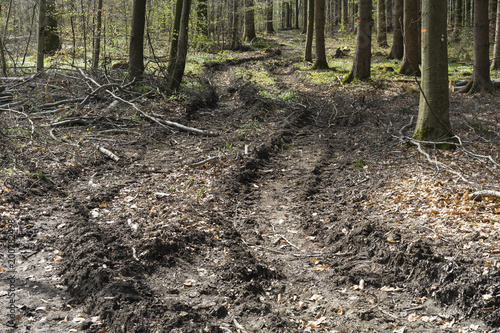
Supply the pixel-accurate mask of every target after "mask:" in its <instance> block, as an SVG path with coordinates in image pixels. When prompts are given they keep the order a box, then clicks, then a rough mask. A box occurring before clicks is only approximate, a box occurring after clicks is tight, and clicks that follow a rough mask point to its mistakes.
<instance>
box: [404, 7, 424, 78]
mask: <svg viewBox="0 0 500 333" xmlns="http://www.w3.org/2000/svg"><path fill="white" fill-rule="evenodd" d="M419 1H420V0H405V1H404V18H403V21H404V36H403V37H404V55H403V62H402V63H401V68H400V69H399V74H404V75H420V68H419V66H418V65H419V63H420V48H419V42H418V38H419V31H418V21H419V15H418V3H419Z"/></svg>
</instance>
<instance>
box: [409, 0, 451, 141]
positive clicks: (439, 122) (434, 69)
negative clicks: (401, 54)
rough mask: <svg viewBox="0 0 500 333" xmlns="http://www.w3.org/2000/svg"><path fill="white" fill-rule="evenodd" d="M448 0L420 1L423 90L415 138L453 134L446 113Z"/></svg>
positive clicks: (434, 138)
mask: <svg viewBox="0 0 500 333" xmlns="http://www.w3.org/2000/svg"><path fill="white" fill-rule="evenodd" d="M447 1H448V0H423V6H422V84H421V88H422V90H421V92H420V103H419V109H418V119H417V125H416V128H415V132H414V134H413V137H414V138H415V139H417V140H425V141H445V140H449V139H451V138H452V137H453V134H452V132H451V125H450V116H449V113H450V102H449V88H448V41H447V16H446V14H447ZM441 148H447V147H444V146H443V147H441Z"/></svg>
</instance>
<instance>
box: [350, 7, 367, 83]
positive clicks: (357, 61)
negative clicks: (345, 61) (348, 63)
mask: <svg viewBox="0 0 500 333" xmlns="http://www.w3.org/2000/svg"><path fill="white" fill-rule="evenodd" d="M358 10H359V14H358V15H359V18H358V33H357V40H356V54H355V55H354V63H353V65H352V70H351V72H350V73H349V75H347V76H346V77H345V78H344V80H343V82H344V83H350V82H352V81H354V80H366V79H368V78H369V77H370V65H371V59H372V57H371V55H372V51H371V50H372V27H373V19H372V0H359V7H358Z"/></svg>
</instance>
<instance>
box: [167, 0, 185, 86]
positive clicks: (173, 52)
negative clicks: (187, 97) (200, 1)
mask: <svg viewBox="0 0 500 333" xmlns="http://www.w3.org/2000/svg"><path fill="white" fill-rule="evenodd" d="M182 3H183V0H177V2H176V3H175V16H174V26H173V29H172V37H171V39H170V50H169V53H168V65H167V78H171V77H172V76H173V75H174V68H175V60H176V57H177V47H178V44H179V30H180V26H181V14H182Z"/></svg>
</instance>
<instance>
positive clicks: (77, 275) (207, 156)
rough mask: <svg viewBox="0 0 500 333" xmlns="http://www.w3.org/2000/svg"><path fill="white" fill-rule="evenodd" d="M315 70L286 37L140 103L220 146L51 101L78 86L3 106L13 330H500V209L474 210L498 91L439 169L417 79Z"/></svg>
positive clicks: (486, 182)
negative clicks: (417, 119) (426, 133)
mask: <svg viewBox="0 0 500 333" xmlns="http://www.w3.org/2000/svg"><path fill="white" fill-rule="evenodd" d="M284 34H285V36H284V37H286V38H292V32H286V33H284ZM276 38H283V36H279V37H276ZM293 38H298V37H297V36H294V37H293ZM333 52H334V51H333V50H330V53H332V54H333ZM299 64H300V50H298V49H295V48H293V47H290V46H289V45H288V44H285V43H284V44H281V45H280V46H279V47H276V48H275V49H273V50H272V52H255V51H253V52H250V51H248V52H241V53H239V54H238V59H237V60H234V59H232V60H227V61H225V62H219V63H209V64H205V73H204V75H203V77H200V80H199V82H201V83H202V85H201V86H200V87H198V88H193V89H192V90H189V89H187V88H186V90H185V91H184V92H183V93H184V94H185V95H187V97H179V98H177V99H169V98H165V97H162V96H161V95H158V94H156V93H154V91H153V94H146V95H145V96H143V97H142V98H140V99H137V100H136V101H135V103H136V105H137V106H138V107H139V108H141V109H142V110H144V112H146V113H148V114H151V115H156V116H158V117H163V118H165V119H168V120H172V121H177V122H179V123H182V124H184V125H187V126H190V127H195V128H200V129H206V130H211V131H216V132H217V133H218V134H219V135H218V136H214V137H209V136H196V135H193V134H190V133H186V132H180V131H177V130H175V129H168V128H165V127H162V126H160V125H159V124H157V123H153V122H148V121H147V119H145V118H143V117H141V114H138V113H137V112H136V111H135V110H134V109H133V108H131V107H130V106H128V105H126V104H121V106H120V107H119V108H118V109H117V110H114V111H113V112H108V111H106V107H107V106H108V105H109V104H110V102H111V99H110V96H109V95H107V96H106V95H105V94H104V92H103V93H102V95H101V96H100V97H99V98H98V99H96V98H94V99H92V102H91V104H88V105H86V106H83V107H76V106H75V105H74V104H71V105H70V106H69V107H61V106H60V108H59V109H57V108H51V109H50V110H49V111H47V110H44V109H41V108H37V107H39V106H40V105H41V104H44V103H47V102H52V101H57V100H60V99H65V98H68V97H74V96H77V95H78V92H79V91H78V89H77V88H76V87H77V86H82V85H83V82H84V79H83V78H81V77H78V75H77V74H76V73H71V74H64V73H59V72H56V73H45V74H43V75H41V76H39V77H37V78H34V79H33V80H30V81H29V82H26V83H25V84H23V85H21V86H18V87H17V88H16V89H17V90H18V92H19V96H18V97H17V98H18V99H19V100H26V102H25V104H24V106H23V107H22V108H18V109H16V110H17V111H12V110H11V111H2V113H1V123H2V133H3V135H2V137H1V146H0V154H1V155H0V157H1V160H0V164H1V168H2V176H1V178H0V190H1V191H2V193H1V198H0V214H1V216H2V227H3V228H2V230H1V234H0V236H1V238H2V245H3V247H2V255H3V262H2V268H1V273H0V276H1V277H2V280H1V282H2V284H1V288H0V296H1V297H0V313H1V318H0V323H1V326H2V327H3V331H5V332H70V331H73V332H76V331H83V332H100V333H104V332H129V333H130V332H293V331H298V332H313V331H317V332H498V331H499V330H498V328H497V327H499V326H500V262H499V261H498V259H499V258H500V244H499V237H500V234H499V231H500V215H499V214H500V205H499V201H498V199H495V198H484V199H483V200H474V198H472V197H471V194H472V193H473V192H474V191H476V190H479V189H491V190H495V189H496V188H498V185H499V183H498V171H499V166H498V164H495V163H493V162H492V161H491V160H490V159H488V158H483V157H478V156H477V155H478V154H479V155H484V156H491V158H492V159H493V160H494V161H499V160H500V158H499V153H500V150H499V148H500V146H499V130H500V129H499V127H498V124H499V122H498V118H499V117H500V116H499V115H498V105H500V104H499V98H498V96H497V95H493V96H472V97H471V96H463V95H457V94H452V98H451V99H452V115H451V117H452V123H453V130H454V132H455V133H456V134H457V135H458V136H459V137H460V138H461V140H462V142H463V146H462V147H459V148H457V149H456V150H453V151H438V150H435V149H433V148H432V147H429V146H423V145H422V147H421V150H422V151H423V152H426V153H428V154H430V155H429V159H427V158H426V156H425V155H424V154H423V153H422V152H421V151H419V147H417V146H416V145H414V144H413V145H412V144H409V142H408V138H407V136H410V137H411V134H412V132H411V131H412V129H413V124H414V122H412V121H411V118H412V117H414V116H416V114H417V111H418V100H419V94H418V93H412V91H414V90H416V84H415V85H414V86H413V83H411V82H410V83H404V84H402V83H401V82H397V80H398V79H401V77H396V79H395V80H394V81H377V80H374V81H372V82H369V83H360V84H355V85H351V86H342V85H341V83H340V80H336V81H334V82H331V83H329V84H314V83H312V81H311V80H310V79H309V76H308V71H303V70H299V69H298V65H299ZM238 68H240V69H241V68H244V69H245V70H246V71H247V74H242V71H241V70H238ZM248 71H250V72H251V71H253V72H254V73H258V72H260V71H263V72H265V73H267V75H269V76H270V77H272V78H273V80H274V85H275V87H277V88H276V89H278V90H279V89H281V90H289V89H290V88H293V92H294V97H293V98H290V99H287V98H279V97H278V96H264V95H262V94H261V89H260V87H259V85H258V84H257V83H256V81H255V80H253V79H252V77H251V74H248ZM344 74H345V73H343V72H339V73H338V76H339V77H341V76H342V75H344ZM205 78H209V80H206V79H205ZM96 79H98V78H96ZM188 79H189V77H188ZM190 79H192V80H194V81H196V80H197V78H196V77H191V78H190ZM410 81H411V80H410ZM408 87H410V88H411V87H413V88H415V89H408ZM80 92H81V91H80ZM75 117H79V119H83V120H82V121H86V123H83V125H82V124H78V123H72V124H70V125H67V126H63V127H60V126H50V124H54V123H56V122H57V121H61V120H64V119H75ZM31 122H32V123H31ZM32 124H33V127H32ZM408 124H410V126H406V125H408ZM32 128H33V132H32ZM106 130H114V131H108V132H106ZM118 130H121V131H118ZM127 131H128V132H127ZM132 131H133V132H132ZM98 146H102V147H105V148H107V149H108V150H110V151H112V152H113V153H114V154H116V155H117V156H118V157H119V160H118V161H114V160H112V159H110V158H109V157H108V156H106V155H104V154H102V153H101V152H99V150H98ZM470 152H473V153H474V154H476V156H474V155H471V154H470ZM436 161H439V162H440V163H441V164H436ZM9 249H14V251H11V252H14V254H15V264H13V265H9V262H8V259H9V257H8V254H9ZM11 286H12V287H11ZM10 304H13V307H14V309H15V310H14V317H13V321H11V317H10V315H9V313H10V312H9V311H10V308H9V307H10Z"/></svg>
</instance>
